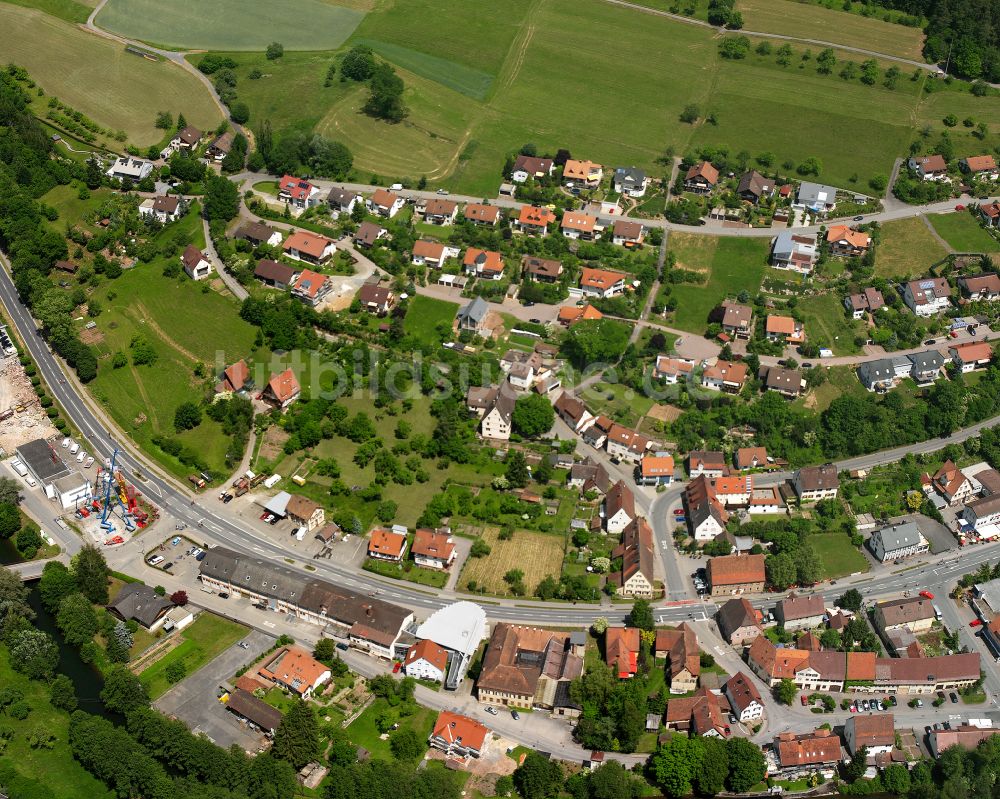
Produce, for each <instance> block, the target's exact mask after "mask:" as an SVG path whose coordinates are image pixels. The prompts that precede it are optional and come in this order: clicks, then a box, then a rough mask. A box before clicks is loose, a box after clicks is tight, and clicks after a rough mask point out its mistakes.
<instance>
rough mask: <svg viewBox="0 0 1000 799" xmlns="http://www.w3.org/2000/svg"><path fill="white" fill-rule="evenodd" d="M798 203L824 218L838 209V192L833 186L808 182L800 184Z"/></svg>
mask: <svg viewBox="0 0 1000 799" xmlns="http://www.w3.org/2000/svg"><path fill="white" fill-rule="evenodd" d="M796 202H797V203H798V204H799V205H801V206H802V207H804V208H806V209H808V210H810V211H812V212H813V213H814V214H816V215H818V216H820V217H823V216H826V215H827V213H829V212H830V211H833V210H834V209H836V207H837V190H836V189H835V188H834V187H833V186H824V185H823V184H821V183H810V182H809V181H807V180H804V181H802V183H800V184H799V192H798V194H797V195H796Z"/></svg>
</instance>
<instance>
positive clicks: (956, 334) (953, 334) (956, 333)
mask: <svg viewBox="0 0 1000 799" xmlns="http://www.w3.org/2000/svg"><path fill="white" fill-rule="evenodd" d="M948 335H949V336H951V337H952V338H958V331H957V330H952V331H951V332H950V333H949V334H948Z"/></svg>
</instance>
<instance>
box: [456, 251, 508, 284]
mask: <svg viewBox="0 0 1000 799" xmlns="http://www.w3.org/2000/svg"><path fill="white" fill-rule="evenodd" d="M462 268H463V269H465V273H466V274H468V275H474V276H475V277H478V278H481V279H483V280H500V279H501V278H502V277H503V256H501V255H500V253H498V252H496V251H494V250H480V249H477V248H476V247H469V249H467V250H466V251H465V258H464V260H463V261H462Z"/></svg>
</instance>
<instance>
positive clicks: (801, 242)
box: [771, 230, 819, 275]
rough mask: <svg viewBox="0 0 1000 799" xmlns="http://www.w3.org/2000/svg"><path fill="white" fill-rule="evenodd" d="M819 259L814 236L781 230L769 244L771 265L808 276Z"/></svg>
mask: <svg viewBox="0 0 1000 799" xmlns="http://www.w3.org/2000/svg"><path fill="white" fill-rule="evenodd" d="M818 259H819V247H818V246H817V244H816V236H815V235H814V234H807V233H795V232H794V231H790V230H783V231H782V232H781V233H779V234H778V235H777V236H775V237H774V240H773V241H772V242H771V265H772V266H774V267H775V268H777V269H790V270H791V271H793V272H799V273H800V274H803V275H808V274H809V273H810V272H812V270H813V267H814V266H815V265H816V261H817V260H818Z"/></svg>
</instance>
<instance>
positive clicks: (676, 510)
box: [674, 508, 684, 516]
mask: <svg viewBox="0 0 1000 799" xmlns="http://www.w3.org/2000/svg"><path fill="white" fill-rule="evenodd" d="M683 515H684V508H674V516H683Z"/></svg>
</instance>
